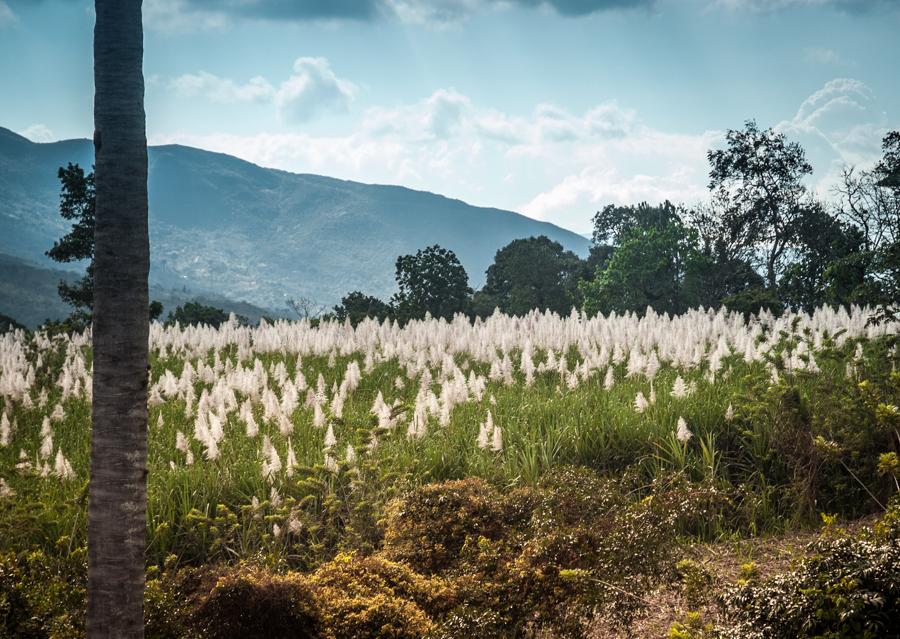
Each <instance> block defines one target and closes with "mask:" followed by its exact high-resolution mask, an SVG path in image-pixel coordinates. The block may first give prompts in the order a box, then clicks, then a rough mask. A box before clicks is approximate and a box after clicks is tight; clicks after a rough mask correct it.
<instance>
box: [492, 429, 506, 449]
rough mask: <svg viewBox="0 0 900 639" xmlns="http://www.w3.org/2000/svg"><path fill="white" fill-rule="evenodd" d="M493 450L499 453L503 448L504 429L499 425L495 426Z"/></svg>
mask: <svg viewBox="0 0 900 639" xmlns="http://www.w3.org/2000/svg"><path fill="white" fill-rule="evenodd" d="M491 450H492V451H494V452H495V453H499V452H501V451H502V450H503V429H502V428H500V427H499V426H494V435H493V437H492V438H491Z"/></svg>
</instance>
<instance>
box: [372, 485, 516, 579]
mask: <svg viewBox="0 0 900 639" xmlns="http://www.w3.org/2000/svg"><path fill="white" fill-rule="evenodd" d="M386 522H387V523H386V528H385V536H384V555H385V556H386V557H388V558H390V559H393V560H395V561H400V562H403V563H406V564H409V565H410V566H411V567H412V568H413V569H414V570H417V571H419V572H422V573H426V574H433V573H436V572H440V571H443V570H447V569H449V568H451V567H453V566H455V565H456V564H457V562H458V559H459V554H460V551H461V550H462V548H463V546H464V545H465V544H466V542H467V540H468V539H470V538H474V539H477V538H478V537H485V538H487V539H499V538H500V537H501V536H502V535H503V533H504V517H503V500H502V498H501V497H500V494H499V493H498V492H497V491H496V490H494V489H493V488H491V487H490V486H489V485H488V484H486V483H485V482H484V481H482V480H480V479H474V478H473V479H463V480H459V481H449V482H444V483H441V484H429V485H426V486H422V487H420V488H417V489H416V490H414V491H412V492H411V493H409V494H408V495H407V496H406V497H405V498H403V499H401V500H396V501H394V502H393V503H392V504H391V505H390V506H389V508H388V513H387V518H386Z"/></svg>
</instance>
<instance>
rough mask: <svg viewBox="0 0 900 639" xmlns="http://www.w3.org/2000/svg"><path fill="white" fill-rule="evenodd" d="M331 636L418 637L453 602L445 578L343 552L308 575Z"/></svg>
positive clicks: (356, 638)
mask: <svg viewBox="0 0 900 639" xmlns="http://www.w3.org/2000/svg"><path fill="white" fill-rule="evenodd" d="M309 586H310V588H311V589H312V591H313V593H314V596H315V598H316V601H317V602H318V607H319V610H320V613H321V615H322V622H323V626H324V628H325V636H326V637H328V638H329V639H366V638H369V637H371V638H372V639H374V638H376V637H377V638H379V639H414V638H419V637H422V636H424V635H426V634H427V633H428V632H430V631H432V630H433V629H434V627H435V624H434V618H433V617H432V615H434V614H439V613H440V612H441V611H442V610H446V609H447V608H448V607H450V606H451V605H452V603H453V598H452V595H451V592H450V591H449V590H448V588H447V585H446V583H445V582H444V581H443V580H440V579H436V578H429V577H423V576H422V575H418V574H416V573H414V572H413V571H412V570H410V569H409V568H408V567H406V566H404V565H401V564H398V563H394V562H391V561H387V560H385V559H382V558H380V557H358V556H356V555H351V554H339V555H338V556H337V557H335V559H334V560H333V561H331V562H329V563H327V564H324V565H322V566H321V567H320V568H319V569H318V570H317V571H316V572H315V573H314V574H313V575H311V576H310V577H309Z"/></svg>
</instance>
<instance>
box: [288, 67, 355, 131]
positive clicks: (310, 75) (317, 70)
mask: <svg viewBox="0 0 900 639" xmlns="http://www.w3.org/2000/svg"><path fill="white" fill-rule="evenodd" d="M356 92H357V87H356V85H355V84H353V83H352V82H350V81H349V80H344V79H341V78H339V77H337V76H336V75H335V74H334V71H332V70H331V67H330V66H329V64H328V60H326V59H325V58H297V60H295V61H294V73H293V75H291V77H290V78H288V79H287V80H285V81H284V82H283V83H282V84H281V86H280V87H279V89H278V91H277V92H276V94H275V104H276V105H277V106H278V109H279V112H280V113H281V114H282V116H283V117H284V118H285V119H286V120H291V121H298V122H302V121H304V120H309V119H311V118H312V117H314V116H315V115H317V114H318V113H319V112H321V111H326V110H331V111H346V110H347V108H348V106H349V104H350V101H351V100H352V99H353V97H354V96H355V95H356Z"/></svg>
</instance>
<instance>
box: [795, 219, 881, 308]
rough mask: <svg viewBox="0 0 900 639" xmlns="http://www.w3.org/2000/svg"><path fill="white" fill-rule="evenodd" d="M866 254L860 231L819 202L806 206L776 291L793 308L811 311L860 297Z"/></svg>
mask: <svg viewBox="0 0 900 639" xmlns="http://www.w3.org/2000/svg"><path fill="white" fill-rule="evenodd" d="M869 261H870V260H869V258H868V256H867V255H866V252H865V251H864V250H863V238H862V233H860V231H859V230H858V229H857V228H856V227H854V226H852V225H848V224H845V223H843V222H842V221H841V220H840V219H839V218H838V217H837V216H835V215H833V214H832V213H829V212H828V210H826V208H825V207H824V206H822V205H818V206H815V207H810V208H809V209H808V210H807V211H806V212H805V213H804V215H803V216H802V217H801V218H800V220H799V223H798V226H797V246H796V248H795V250H794V252H793V259H792V261H791V262H790V264H788V265H787V267H786V268H785V270H784V274H783V275H782V278H781V285H780V287H779V292H780V296H781V298H782V300H784V302H785V303H786V304H787V305H788V306H791V307H793V308H802V309H804V310H807V311H811V310H812V309H814V308H815V307H817V306H821V305H822V304H834V305H840V304H850V303H854V302H858V301H860V299H859V297H860V292H861V291H863V290H864V289H865V278H866V270H867V263H868V262H869Z"/></svg>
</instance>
